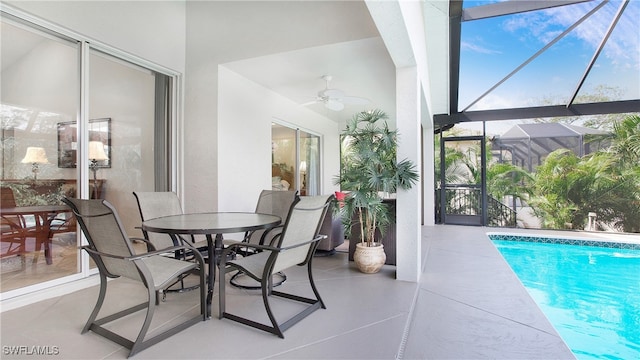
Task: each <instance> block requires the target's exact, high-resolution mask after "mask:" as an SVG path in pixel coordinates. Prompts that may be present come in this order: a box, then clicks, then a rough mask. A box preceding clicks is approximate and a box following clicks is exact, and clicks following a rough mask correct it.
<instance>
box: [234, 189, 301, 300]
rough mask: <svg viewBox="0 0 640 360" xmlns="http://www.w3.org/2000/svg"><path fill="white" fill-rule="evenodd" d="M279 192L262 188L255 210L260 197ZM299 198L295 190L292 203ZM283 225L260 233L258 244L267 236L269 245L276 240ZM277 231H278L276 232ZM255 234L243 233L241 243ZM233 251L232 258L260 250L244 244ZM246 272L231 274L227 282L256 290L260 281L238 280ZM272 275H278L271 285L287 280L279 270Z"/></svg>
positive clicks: (257, 208) (263, 242)
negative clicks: (250, 283)
mask: <svg viewBox="0 0 640 360" xmlns="http://www.w3.org/2000/svg"><path fill="white" fill-rule="evenodd" d="M274 192H275V193H280V191H274V190H263V191H262V192H261V193H260V197H259V198H258V204H257V205H256V212H259V210H260V206H261V204H260V202H261V201H262V199H263V198H264V197H266V196H271V195H272V194H273V193H274ZM299 200H300V196H299V195H298V192H297V191H295V192H294V196H293V201H292V204H295V203H296V202H297V201H299ZM272 215H278V216H281V214H277V213H272ZM282 220H283V221H286V219H282ZM283 227H284V225H279V226H276V227H275V228H271V229H269V230H266V231H264V232H263V233H262V235H261V236H260V241H259V242H258V244H259V245H265V242H266V240H267V238H270V241H269V244H268V245H270V246H273V245H274V242H275V241H276V240H277V238H278V236H279V234H280V233H281V232H282V229H283ZM277 231H279V232H280V233H276V232H277ZM255 234H256V232H254V231H251V232H247V233H246V234H245V235H244V239H243V240H242V242H243V243H251V239H252V237H253V236H254V235H255ZM235 249H236V250H235V252H234V253H232V254H230V256H231V257H232V258H235V256H237V255H241V256H251V255H255V254H256V253H258V252H261V251H262V250H258V249H256V248H252V247H250V246H246V247H235ZM245 276H246V274H245V273H244V272H242V271H238V272H236V273H235V274H233V276H231V279H229V283H230V284H231V285H233V286H235V287H237V288H241V289H248V290H257V289H260V288H261V287H262V286H261V285H260V283H257V284H256V285H246V284H242V283H241V282H240V279H241V278H243V277H245ZM274 276H277V277H278V281H275V282H273V286H274V287H276V286H280V285H282V284H284V282H285V281H287V275H286V274H285V273H284V272H282V271H280V272H278V273H276V274H274Z"/></svg>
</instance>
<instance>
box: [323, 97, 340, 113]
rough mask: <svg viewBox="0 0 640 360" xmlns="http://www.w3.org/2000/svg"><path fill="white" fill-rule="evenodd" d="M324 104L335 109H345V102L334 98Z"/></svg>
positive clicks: (330, 108)
mask: <svg viewBox="0 0 640 360" xmlns="http://www.w3.org/2000/svg"><path fill="white" fill-rule="evenodd" d="M324 106H325V107H326V108H327V109H329V110H333V111H341V110H342V109H344V104H343V103H341V102H340V101H338V100H334V99H329V100H327V102H325V103H324Z"/></svg>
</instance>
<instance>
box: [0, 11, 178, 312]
mask: <svg viewBox="0 0 640 360" xmlns="http://www.w3.org/2000/svg"><path fill="white" fill-rule="evenodd" d="M0 14H1V15H2V17H3V18H5V19H10V20H11V21H15V22H17V23H19V24H21V25H22V26H26V27H29V28H33V29H36V30H38V31H42V32H44V33H46V34H48V35H49V36H53V37H56V38H61V39H64V40H67V41H71V42H75V43H77V44H79V46H78V56H79V69H78V71H79V82H80V84H79V89H80V90H79V94H78V97H79V99H80V100H79V108H78V110H77V116H76V117H77V119H76V121H77V124H78V127H77V134H76V136H77V139H78V149H79V151H78V157H79V159H78V164H86V166H78V167H77V174H76V176H77V184H78V191H79V196H80V197H81V198H84V199H88V198H89V196H90V193H89V192H90V186H89V179H90V178H91V174H90V169H89V154H88V136H89V127H88V124H89V107H90V104H89V101H88V99H89V90H90V86H91V84H90V81H89V67H90V62H89V55H90V52H91V50H96V51H99V52H102V53H105V54H107V55H110V56H113V57H115V58H118V59H120V60H123V61H125V62H129V63H132V64H134V65H137V66H140V67H143V68H147V69H149V70H151V71H154V72H157V73H161V74H164V75H166V76H167V77H168V78H169V79H170V82H171V86H170V92H171V99H170V105H169V109H170V110H169V115H170V116H171V120H170V124H169V130H168V131H169V132H170V134H169V136H168V137H167V141H168V142H169V144H167V146H168V151H169V152H170V159H171V160H170V161H171V164H170V170H169V174H170V184H171V185H170V187H171V190H173V191H178V190H181V189H182V186H183V185H182V184H183V182H182V179H183V174H182V164H181V162H179V159H180V156H179V154H181V153H182V151H181V149H182V146H183V144H182V140H181V139H182V137H183V134H182V130H181V129H183V126H182V122H183V116H182V95H181V94H182V75H181V74H180V73H179V72H177V71H174V70H172V69H169V68H165V67H162V66H160V65H158V64H155V63H152V62H150V61H148V60H145V59H143V58H140V57H138V56H135V55H133V54H130V53H127V52H124V51H122V50H119V49H117V48H114V47H111V46H109V45H107V44H104V43H102V42H100V41H96V40H94V39H91V38H89V37H87V36H84V35H82V34H79V33H76V32H74V31H71V30H69V29H67V28H64V27H61V26H58V25H56V24H53V23H51V22H48V21H46V20H44V19H41V18H39V17H36V16H33V15H31V14H29V13H26V12H24V11H21V10H19V9H16V8H14V7H12V6H11V5H8V4H4V3H3V4H2V7H0ZM179 170H180V171H179ZM156 175H157V174H156ZM78 236H80V239H81V240H80V244H81V245H86V244H87V240H86V238H85V237H84V235H83V234H82V233H81V232H79V233H78ZM89 263H90V262H89V255H88V254H86V252H81V254H80V270H79V271H78V272H77V273H75V274H72V275H68V276H63V277H60V278H57V279H53V280H49V281H45V282H41V283H37V284H33V285H28V286H25V287H22V288H18V289H14V290H9V291H6V292H3V293H0V302H3V301H5V300H8V299H12V298H17V297H19V296H22V295H26V294H31V293H35V292H39V291H42V290H45V289H49V288H52V287H54V286H59V285H65V284H69V283H71V282H73V281H77V280H82V279H86V278H88V277H89V276H91V275H93V274H97V273H98V269H97V268H93V269H91V268H90V267H89ZM95 281H97V279H93V282H95Z"/></svg>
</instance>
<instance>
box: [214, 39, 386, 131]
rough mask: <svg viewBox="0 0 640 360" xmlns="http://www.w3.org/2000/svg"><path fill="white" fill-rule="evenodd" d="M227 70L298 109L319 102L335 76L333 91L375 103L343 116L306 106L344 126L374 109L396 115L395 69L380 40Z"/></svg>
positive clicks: (328, 47) (232, 65)
mask: <svg viewBox="0 0 640 360" xmlns="http://www.w3.org/2000/svg"><path fill="white" fill-rule="evenodd" d="M224 66H225V67H227V68H229V69H231V70H233V71H235V72H237V73H238V74H240V75H242V76H244V77H246V78H247V79H250V80H252V81H254V82H256V83H258V84H260V85H262V86H264V87H266V88H269V89H271V90H273V91H275V92H277V93H279V94H281V95H283V96H284V97H286V98H289V99H291V100H292V101H294V102H295V103H298V104H304V103H308V102H311V101H313V100H314V99H315V97H316V95H317V93H318V91H320V90H323V89H324V88H325V81H324V80H323V79H322V76H323V75H331V76H332V80H331V82H330V84H329V85H330V88H334V89H339V90H342V91H343V92H344V93H345V95H346V96H357V97H363V98H366V99H368V100H370V103H369V104H368V105H351V104H346V105H345V108H344V109H343V110H342V111H332V110H329V109H327V108H326V107H325V106H324V104H323V103H315V104H312V105H306V106H307V108H308V109H310V110H312V111H315V112H317V113H319V114H321V115H323V116H325V117H328V118H330V119H332V120H334V121H336V122H338V123H341V122H344V121H345V120H347V119H349V118H351V116H352V115H353V114H354V113H356V112H359V111H363V110H368V109H371V108H380V109H382V110H384V111H385V112H387V113H388V114H390V115H391V114H394V113H395V68H394V66H393V63H392V61H391V59H390V57H389V55H388V53H387V50H386V48H385V46H384V44H383V42H382V39H381V38H380V37H374V38H368V39H362V40H355V41H348V42H342V43H338V44H332V45H324V46H318V47H312V48H307V49H302V50H295V51H289V52H283V53H279V54H273V55H267V56H262V57H257V58H252V59H247V60H241V61H235V62H232V63H227V64H225V65H224ZM301 106H302V105H301Z"/></svg>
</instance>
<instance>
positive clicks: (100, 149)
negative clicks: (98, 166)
mask: <svg viewBox="0 0 640 360" xmlns="http://www.w3.org/2000/svg"><path fill="white" fill-rule="evenodd" d="M89 160H95V161H104V160H109V158H108V157H107V154H106V153H105V152H104V144H103V143H102V142H101V141H89Z"/></svg>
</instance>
